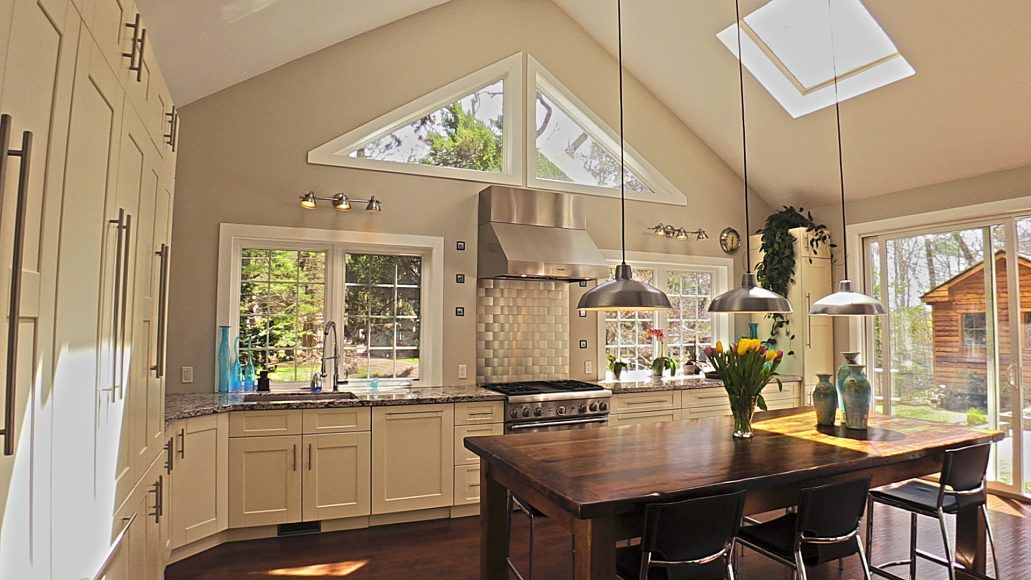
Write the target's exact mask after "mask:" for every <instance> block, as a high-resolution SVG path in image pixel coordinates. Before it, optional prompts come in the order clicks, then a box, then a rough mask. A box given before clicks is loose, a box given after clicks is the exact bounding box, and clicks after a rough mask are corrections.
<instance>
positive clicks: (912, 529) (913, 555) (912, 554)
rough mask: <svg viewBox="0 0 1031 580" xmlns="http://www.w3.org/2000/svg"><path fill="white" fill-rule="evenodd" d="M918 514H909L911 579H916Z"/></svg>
mask: <svg viewBox="0 0 1031 580" xmlns="http://www.w3.org/2000/svg"><path fill="white" fill-rule="evenodd" d="M916 525H917V521H916V512H913V513H911V514H909V577H910V578H916Z"/></svg>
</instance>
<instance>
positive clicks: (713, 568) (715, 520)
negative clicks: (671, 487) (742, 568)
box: [616, 491, 745, 580]
mask: <svg viewBox="0 0 1031 580" xmlns="http://www.w3.org/2000/svg"><path fill="white" fill-rule="evenodd" d="M744 509H745V492H743V491H739V492H735V493H728V494H723V495H714V496H710V497H702V498H698V499H689V500H684V501H676V502H670V503H653V504H648V505H647V506H645V508H644V533H643V534H642V535H641V544H640V545H638V546H629V547H625V548H619V549H618V550H617V551H616V569H617V570H618V572H619V576H620V578H623V579H625V580H646V579H647V580H655V579H661V580H674V579H675V580H688V579H690V580H716V579H721V580H722V579H728V580H734V569H733V567H732V566H731V556H732V555H733V553H734V539H735V536H737V532H738V529H739V528H740V527H741V515H742V513H743V512H744Z"/></svg>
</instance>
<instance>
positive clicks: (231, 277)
mask: <svg viewBox="0 0 1031 580" xmlns="http://www.w3.org/2000/svg"><path fill="white" fill-rule="evenodd" d="M247 246H252V247H262V246H265V247H276V248H297V249H311V250H333V249H338V250H342V251H348V252H353V253H359V252H370V253H376V252H382V253H402V254H411V255H418V256H420V257H421V258H422V284H421V290H420V302H421V308H420V311H421V322H422V329H421V333H420V335H421V337H422V339H421V341H420V345H419V347H420V348H419V355H420V359H421V360H420V376H419V379H418V380H417V381H413V382H415V383H416V384H418V385H420V386H434V385H440V384H441V381H442V380H443V364H444V357H443V350H444V238H442V237H438V236H418V235H408V234H384V233H373V232H354V231H343V230H322V229H314V228H291V227H280V226H263V225H247V224H229V223H223V224H220V226H219V243H218V247H219V251H218V301H217V312H216V317H215V319H216V325H218V326H229V327H230V339H231V340H232V339H235V338H236V337H238V336H239V335H240V329H239V316H238V315H237V313H238V312H239V310H240V268H238V267H237V265H238V264H239V262H240V255H241V251H242V250H243V249H244V248H245V247H247ZM343 285H344V281H343V272H342V271H341V269H340V268H337V267H336V266H335V264H334V263H333V261H332V260H330V261H329V263H327V265H326V296H325V301H326V312H327V316H326V319H327V320H330V319H331V318H330V313H333V312H343V308H344V304H343V300H344V293H343V292H342V291H340V290H339V289H341V288H343ZM337 322H338V324H340V321H337ZM214 361H215V366H214V367H213V368H215V369H217V368H218V346H217V345H215V347H214ZM212 379H213V384H217V381H215V380H214V379H215V377H212ZM352 382H353V383H358V384H361V383H364V382H369V381H368V380H365V379H352ZM305 384H307V383H301V382H298V383H293V384H292V385H296V386H302V385H305Z"/></svg>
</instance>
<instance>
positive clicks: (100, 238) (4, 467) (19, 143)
mask: <svg viewBox="0 0 1031 580" xmlns="http://www.w3.org/2000/svg"><path fill="white" fill-rule="evenodd" d="M145 31H146V21H145V19H144V18H141V17H140V16H139V15H138V13H137V12H136V9H135V6H134V5H133V4H132V2H131V0H8V1H6V2H2V3H0V114H2V115H3V117H2V118H0V119H2V122H0V140H3V141H4V143H3V144H0V145H2V146H0V149H3V151H0V163H2V165H0V166H2V171H0V177H2V178H3V182H2V189H0V195H2V197H0V381H3V383H2V387H0V397H3V404H4V407H3V408H4V410H5V413H4V415H3V418H4V426H3V427H2V428H3V429H4V433H5V436H4V443H5V444H9V445H10V446H11V447H10V448H9V449H5V451H8V452H9V453H6V454H5V455H3V456H0V518H2V520H0V521H2V522H3V524H2V530H3V533H0V577H2V578H83V577H93V576H94V575H95V574H97V572H98V571H100V570H101V567H102V566H104V564H105V561H106V560H110V563H109V565H108V569H109V572H108V574H107V577H112V578H114V577H118V575H119V571H120V570H124V571H125V574H127V576H125V577H131V578H150V577H157V574H158V573H159V572H158V571H157V570H156V569H150V568H147V569H146V571H144V572H142V573H141V572H140V571H141V570H144V568H141V567H138V566H136V565H135V563H132V565H130V563H129V559H128V558H129V554H130V553H132V554H136V556H133V559H136V558H137V557H138V555H139V554H146V553H147V551H146V550H145V549H144V546H142V545H141V543H143V544H146V543H150V544H155V545H159V544H162V543H163V542H165V540H164V539H162V538H161V533H162V532H161V530H162V529H165V530H166V531H167V525H165V526H162V524H161V522H160V519H161V517H160V516H159V515H157V514H158V513H159V512H160V511H161V508H163V503H164V502H163V501H161V498H162V497H163V496H164V495H167V494H168V490H167V487H166V484H167V474H165V473H163V471H164V465H163V463H162V461H163V460H162V458H163V457H164V454H163V453H162V450H163V445H164V443H165V440H164V423H163V420H164V418H163V415H164V408H163V404H164V380H163V371H164V368H163V367H164V353H163V349H164V342H165V341H164V336H163V333H164V329H165V320H164V319H165V306H166V304H167V290H166V289H167V272H168V260H169V258H170V245H171V241H170V238H171V207H172V191H173V182H174V171H175V153H174V145H175V132H176V121H177V118H176V115H175V111H174V109H173V108H172V105H171V99H170V98H169V96H168V91H167V88H166V87H165V86H164V81H163V78H162V76H161V74H160V70H159V68H158V66H157V62H156V60H155V59H154V57H153V52H152V51H151V48H150V46H149V44H148V43H147V38H146V32H145ZM9 385H10V386H9ZM12 387H13V388H12ZM8 393H13V396H11V397H8V395H7V394H8ZM8 399H10V400H8ZM166 521H167V519H166ZM127 526H128V529H126V527H127ZM123 529H125V533H124V534H123V533H122V532H123ZM118 538H123V539H122V540H121V542H119V543H117V544H115V543H114V541H115V540H116V539H118ZM133 544H135V545H133ZM153 549H154V548H151V550H153ZM109 555H110V558H109V557H108V556H109Z"/></svg>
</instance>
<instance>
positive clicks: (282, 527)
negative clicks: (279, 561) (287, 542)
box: [276, 522, 322, 536]
mask: <svg viewBox="0 0 1031 580" xmlns="http://www.w3.org/2000/svg"><path fill="white" fill-rule="evenodd" d="M321 531H322V522H300V523H297V524H279V526H278V529H277V530H276V535H277V536H300V535H302V534H317V533H319V532H321Z"/></svg>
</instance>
